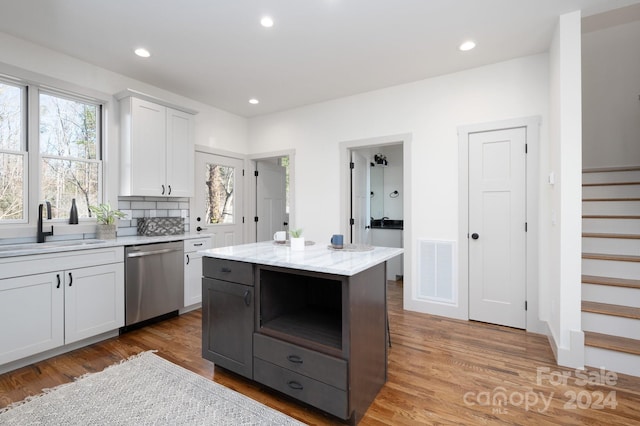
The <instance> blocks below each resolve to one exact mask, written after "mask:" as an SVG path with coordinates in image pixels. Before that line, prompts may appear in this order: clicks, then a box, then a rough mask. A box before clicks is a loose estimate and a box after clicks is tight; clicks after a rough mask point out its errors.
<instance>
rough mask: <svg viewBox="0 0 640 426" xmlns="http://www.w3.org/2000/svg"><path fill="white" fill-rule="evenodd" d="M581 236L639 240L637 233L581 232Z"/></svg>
mask: <svg viewBox="0 0 640 426" xmlns="http://www.w3.org/2000/svg"><path fill="white" fill-rule="evenodd" d="M582 237H583V238H620V239H628V240H640V235H638V234H607V233H604V232H583V233H582Z"/></svg>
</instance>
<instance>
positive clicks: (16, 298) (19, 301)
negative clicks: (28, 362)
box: [0, 272, 64, 364]
mask: <svg viewBox="0 0 640 426" xmlns="http://www.w3.org/2000/svg"><path fill="white" fill-rule="evenodd" d="M62 281H63V278H62V272H60V273H47V274H38V275H29V276H25V277H18V278H7V279H4V280H0V324H2V327H0V342H1V343H0V364H4V363H7V362H11V361H15V360H17V359H20V358H24V357H27V356H30V355H34V354H37V353H39V352H43V351H46V350H48V349H52V348H55V347H58V346H62V344H63V343H64V326H63V320H64V305H63V303H64V288H63V286H62Z"/></svg>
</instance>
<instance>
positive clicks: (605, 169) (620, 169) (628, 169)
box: [582, 166, 640, 173]
mask: <svg viewBox="0 0 640 426" xmlns="http://www.w3.org/2000/svg"><path fill="white" fill-rule="evenodd" d="M635 171H640V166H619V167H594V168H589V169H583V170H582V173H607V172H609V173H610V172H635Z"/></svg>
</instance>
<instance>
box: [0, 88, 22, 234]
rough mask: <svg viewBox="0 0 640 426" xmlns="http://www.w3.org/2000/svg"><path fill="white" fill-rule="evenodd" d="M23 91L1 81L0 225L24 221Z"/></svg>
mask: <svg viewBox="0 0 640 426" xmlns="http://www.w3.org/2000/svg"><path fill="white" fill-rule="evenodd" d="M24 99H25V88H24V87H19V86H14V85H11V84H7V83H4V82H2V81H0V222H10V221H26V216H27V215H26V213H25V201H26V200H25V198H26V189H27V186H26V182H27V179H26V164H27V151H26V137H25V134H26V132H25V121H26V120H25V119H24V117H25V111H26V110H25V105H24V104H25V101H24Z"/></svg>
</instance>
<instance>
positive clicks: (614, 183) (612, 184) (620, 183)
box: [582, 182, 640, 188]
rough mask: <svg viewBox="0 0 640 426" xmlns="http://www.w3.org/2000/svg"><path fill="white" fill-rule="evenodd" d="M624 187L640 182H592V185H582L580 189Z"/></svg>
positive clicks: (639, 183)
mask: <svg viewBox="0 0 640 426" xmlns="http://www.w3.org/2000/svg"><path fill="white" fill-rule="evenodd" d="M626 185H640V182H593V183H583V184H582V187H583V188H584V187H589V186H626Z"/></svg>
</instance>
